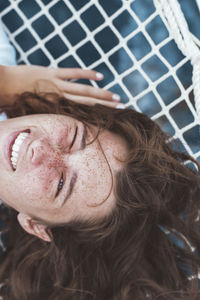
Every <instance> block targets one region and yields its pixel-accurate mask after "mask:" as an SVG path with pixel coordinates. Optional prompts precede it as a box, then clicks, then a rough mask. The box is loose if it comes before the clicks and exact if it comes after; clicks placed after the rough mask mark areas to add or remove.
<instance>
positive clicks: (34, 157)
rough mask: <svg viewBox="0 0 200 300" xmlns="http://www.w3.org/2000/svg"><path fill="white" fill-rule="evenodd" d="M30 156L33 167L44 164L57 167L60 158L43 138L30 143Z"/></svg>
mask: <svg viewBox="0 0 200 300" xmlns="http://www.w3.org/2000/svg"><path fill="white" fill-rule="evenodd" d="M30 154H31V162H32V164H33V165H34V166H39V165H41V164H44V163H46V164H47V165H48V166H49V167H54V166H58V165H59V162H60V161H61V158H62V157H61V154H60V153H59V152H58V151H56V150H55V149H54V148H53V147H52V145H50V143H49V142H48V140H46V139H44V138H40V139H37V140H35V141H34V142H33V143H32V145H31V149H30Z"/></svg>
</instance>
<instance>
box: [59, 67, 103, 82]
mask: <svg viewBox="0 0 200 300" xmlns="http://www.w3.org/2000/svg"><path fill="white" fill-rule="evenodd" d="M55 72H56V76H57V77H58V78H60V79H91V80H102V79H103V74H102V73H99V72H96V71H94V70H84V69H80V68H58V69H55Z"/></svg>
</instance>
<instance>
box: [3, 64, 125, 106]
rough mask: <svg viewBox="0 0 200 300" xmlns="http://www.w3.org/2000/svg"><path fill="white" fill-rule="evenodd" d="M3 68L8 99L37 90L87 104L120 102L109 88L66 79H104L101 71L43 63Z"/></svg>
mask: <svg viewBox="0 0 200 300" xmlns="http://www.w3.org/2000/svg"><path fill="white" fill-rule="evenodd" d="M1 68H4V72H3V76H1V83H0V84H1V86H2V88H1V92H0V93H1V94H3V95H6V96H9V97H6V98H5V99H7V98H9V101H10V102H11V101H13V99H14V95H15V94H19V93H23V92H25V91H35V90H36V91H40V92H41V91H42V92H52V91H54V92H60V93H62V94H63V95H64V96H65V97H66V98H68V99H70V100H72V101H75V102H79V103H84V104H88V105H94V104H96V103H99V104H103V105H108V106H112V107H116V106H117V105H118V103H119V101H120V98H119V96H118V95H116V94H113V93H112V92H110V91H107V90H103V89H100V88H96V87H92V86H89V85H85V84H79V83H75V82H70V81H67V80H69V79H90V80H101V79H103V75H102V74H101V73H97V72H95V71H92V70H83V69H78V68H74V69H73V68H57V69H51V68H46V67H40V66H12V67H11V66H1ZM52 88H53V90H52ZM117 98H118V99H117ZM7 101H8V100H7Z"/></svg>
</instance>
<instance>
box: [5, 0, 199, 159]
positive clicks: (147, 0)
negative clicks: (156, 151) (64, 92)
mask: <svg viewBox="0 0 200 300" xmlns="http://www.w3.org/2000/svg"><path fill="white" fill-rule="evenodd" d="M1 1H2V0H1ZM188 1H189V2H190V3H191V4H192V3H193V5H196V10H195V13H196V15H197V14H198V13H199V11H198V8H197V7H198V5H197V4H194V3H195V0H188ZM197 2H198V1H197ZM0 17H1V19H2V22H3V24H4V26H5V30H6V31H7V33H8V35H9V38H10V40H11V42H12V43H13V45H14V46H15V48H16V49H17V52H18V62H19V63H25V64H41V65H46V66H50V67H57V66H61V67H76V66H79V67H82V68H89V69H96V70H97V71H101V72H103V73H104V75H105V79H104V81H103V82H102V83H100V82H98V83H96V82H91V83H92V84H93V85H94V86H100V87H103V88H105V89H110V90H112V91H115V92H117V93H119V94H120V95H121V98H122V102H124V103H125V104H126V106H132V107H133V108H134V109H136V110H137V111H141V112H144V113H146V114H147V115H149V116H150V117H151V118H152V119H153V120H155V121H156V122H158V124H159V125H160V126H161V127H162V129H163V130H164V131H165V132H167V133H169V134H170V135H173V137H174V140H175V141H176V142H177V144H178V145H179V146H180V149H181V150H183V151H187V152H188V153H189V154H190V155H192V156H193V157H194V158H196V159H198V160H199V161H200V135H199V124H200V54H199V53H200V52H199V46H200V41H199V39H198V37H197V36H195V35H194V34H192V33H191V32H190V31H189V29H188V26H187V23H186V20H185V18H184V15H183V13H182V12H181V8H180V5H179V2H178V1H177V0H135V1H131V0H107V1H106V0H81V1H80V0H65V1H64V0H10V1H9V0H3V1H2V2H0ZM198 17H199V15H198ZM198 17H197V21H198V22H199V23H200V18H198ZM199 25H200V24H198V26H199ZM178 48H180V50H179V49H178Z"/></svg>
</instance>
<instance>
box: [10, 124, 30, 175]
mask: <svg viewBox="0 0 200 300" xmlns="http://www.w3.org/2000/svg"><path fill="white" fill-rule="evenodd" d="M22 132H27V133H30V129H25V130H20V131H16V132H15V133H13V134H12V138H11V140H10V142H9V145H8V157H9V162H10V166H11V168H12V170H13V171H14V169H13V166H12V162H11V154H12V147H13V144H14V142H15V140H16V138H17V137H18V135H19V134H20V133H22ZM25 141H26V139H25V140H24V141H23V143H22V144H21V146H22V145H23V144H24V142H25ZM21 146H20V150H19V156H18V161H19V158H20V156H21V152H22V147H21ZM18 161H17V162H18Z"/></svg>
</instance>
